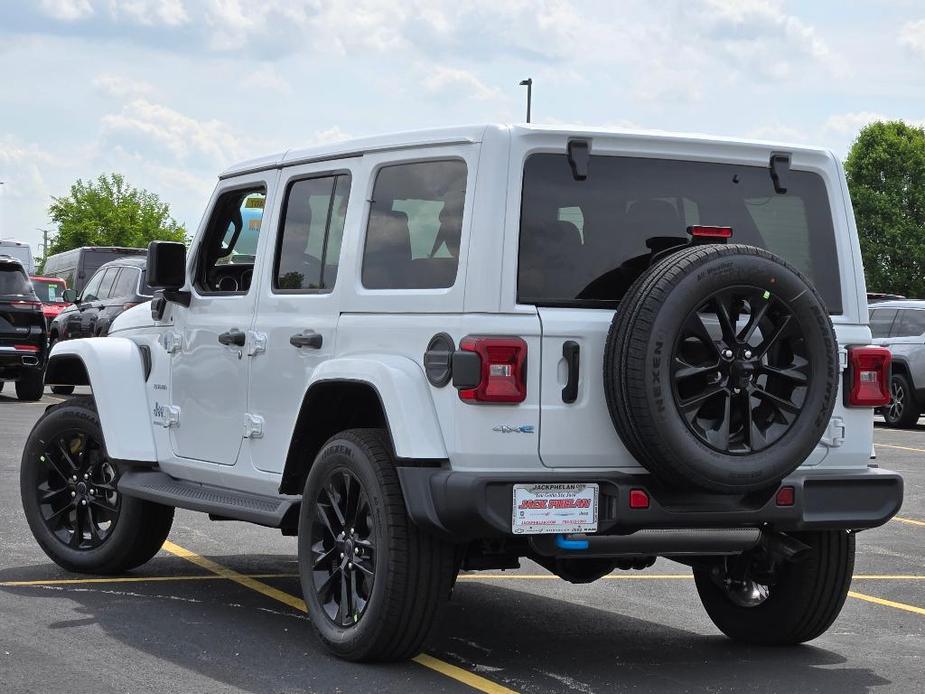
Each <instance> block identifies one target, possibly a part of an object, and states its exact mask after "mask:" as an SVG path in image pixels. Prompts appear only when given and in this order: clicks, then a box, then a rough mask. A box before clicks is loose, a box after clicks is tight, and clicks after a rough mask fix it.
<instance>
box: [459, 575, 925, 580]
mask: <svg viewBox="0 0 925 694" xmlns="http://www.w3.org/2000/svg"><path fill="white" fill-rule="evenodd" d="M601 578H602V579H605V580H606V579H609V580H617V581H645V580H649V581H664V580H670V579H687V580H691V579H693V578H694V576H693V574H608V575H606V576H602V577H601ZM851 578H852V579H854V580H862V581H864V580H868V581H925V575H916V574H855V575H854V576H852V577H851ZM499 579H500V580H512V579H519V580H522V581H558V580H561V579H560V578H559V577H558V576H553V575H552V574H481V575H480V574H462V575H460V576H459V580H460V581H496V580H499Z"/></svg>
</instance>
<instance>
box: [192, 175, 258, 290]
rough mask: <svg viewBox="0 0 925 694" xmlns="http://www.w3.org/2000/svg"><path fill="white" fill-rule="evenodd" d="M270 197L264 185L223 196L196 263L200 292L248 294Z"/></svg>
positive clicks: (214, 212) (210, 219) (197, 285)
mask: <svg viewBox="0 0 925 694" xmlns="http://www.w3.org/2000/svg"><path fill="white" fill-rule="evenodd" d="M266 197H267V195H266V189H265V188H264V187H263V186H259V187H257V186H254V187H250V188H240V189H238V190H230V191H228V192H226V193H223V194H222V195H221V196H219V198H218V200H217V201H216V203H215V207H214V208H213V210H212V216H211V217H210V218H209V224H208V226H207V227H206V233H205V236H204V237H203V240H202V244H201V246H200V249H199V255H198V256H197V261H196V288H197V289H198V290H199V291H200V292H202V293H204V294H211V293H217V292H221V293H225V294H234V293H237V294H246V293H247V290H248V289H249V288H250V280H251V277H252V276H253V272H254V259H255V257H256V255H257V241H258V239H259V236H260V227H261V224H262V222H263V210H264V206H265V204H266Z"/></svg>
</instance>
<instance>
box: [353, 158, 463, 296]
mask: <svg viewBox="0 0 925 694" xmlns="http://www.w3.org/2000/svg"><path fill="white" fill-rule="evenodd" d="M465 195H466V163H465V162H464V161H460V160H451V161H429V162H417V163H413V164H397V165H394V166H386V167H383V168H382V169H381V170H380V171H379V173H378V174H377V176H376V183H375V185H374V186H373V200H372V202H371V204H370V210H369V224H368V226H367V229H366V246H365V248H364V250H363V273H362V278H363V286H364V287H366V288H367V289H437V288H445V287H452V286H453V283H454V282H455V281H456V269H457V267H458V265H459V243H460V236H461V235H462V215H463V205H464V203H465Z"/></svg>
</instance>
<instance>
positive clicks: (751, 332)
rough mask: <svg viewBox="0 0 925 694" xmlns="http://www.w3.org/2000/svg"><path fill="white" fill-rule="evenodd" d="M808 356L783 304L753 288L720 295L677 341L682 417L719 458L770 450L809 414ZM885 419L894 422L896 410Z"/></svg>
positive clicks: (674, 372) (673, 370)
mask: <svg viewBox="0 0 925 694" xmlns="http://www.w3.org/2000/svg"><path fill="white" fill-rule="evenodd" d="M714 315H715V318H714V317H713V316H714ZM746 318H747V320H746ZM743 323H744V326H743V327H741V329H739V326H740V325H742V324H743ZM720 334H721V337H720V336H719V335H720ZM756 343H757V346H756ZM806 349H807V347H806V341H805V339H804V336H803V332H802V328H801V325H800V323H799V322H798V321H797V320H796V318H795V317H794V314H793V312H792V310H791V309H790V307H789V305H788V304H787V303H786V302H785V301H784V300H783V299H781V298H780V297H778V296H776V295H772V294H770V293H769V292H768V291H766V290H765V289H763V288H760V287H755V286H749V285H742V286H735V287H730V288H727V289H723V290H721V291H719V292H716V293H715V294H713V295H712V296H710V297H708V298H706V299H704V300H703V301H701V302H700V303H699V304H698V306H697V308H696V309H694V310H692V311H691V312H690V313H689V314H688V316H687V318H685V319H684V321H683V322H682V324H681V329H680V331H679V333H678V335H677V336H676V338H675V342H674V349H673V352H672V354H671V360H670V362H669V363H670V367H669V368H670V378H671V387H672V394H673V396H674V402H675V405H676V407H677V409H678V412H679V413H680V414H681V416H682V417H683V418H684V420H685V421H686V423H687V426H688V428H689V429H690V431H691V432H692V433H693V434H694V436H696V437H697V438H698V439H699V440H700V441H701V442H702V443H704V444H706V445H708V446H710V447H711V448H713V449H715V450H718V451H720V452H723V453H727V454H730V455H743V454H747V453H749V452H752V451H758V450H762V449H764V448H767V447H768V446H770V445H773V444H774V443H775V442H776V441H778V440H779V439H780V438H781V437H782V436H783V435H784V434H785V433H786V432H787V431H788V430H789V429H790V427H791V425H792V424H793V423H794V422H795V421H796V420H797V418H798V416H799V415H800V413H801V412H802V411H803V403H804V402H806V400H807V390H808V388H809V387H810V384H811V382H812V378H813V373H812V365H811V363H810V360H809V355H808V354H807V353H806ZM893 400H894V402H895V401H896V397H895V395H894V398H893ZM884 411H885V412H886V413H887V414H889V415H890V416H893V413H894V412H895V405H893V404H891V406H890V408H888V409H887V408H885V410H884Z"/></svg>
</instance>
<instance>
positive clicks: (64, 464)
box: [35, 430, 122, 550]
mask: <svg viewBox="0 0 925 694" xmlns="http://www.w3.org/2000/svg"><path fill="white" fill-rule="evenodd" d="M39 463H40V465H39V467H40V470H41V472H40V474H39V475H38V476H37V484H36V486H35V493H36V496H37V499H38V505H39V510H40V513H41V516H42V520H43V521H44V523H45V526H46V527H47V528H48V529H49V530H50V531H51V533H52V534H53V535H54V536H55V537H56V538H57V539H58V540H59V541H60V542H61V543H62V544H64V545H66V546H67V547H69V548H71V549H74V550H91V549H95V548H97V547H99V546H101V545H102V544H103V543H104V542H105V541H106V540H107V538H109V536H110V535H112V533H113V531H114V530H115V527H116V524H117V523H118V521H119V513H120V510H121V505H122V503H121V498H120V495H119V493H118V492H117V491H116V487H115V480H116V471H115V468H114V467H113V466H112V465H111V464H110V462H109V461H108V459H107V457H106V454H105V451H104V449H103V446H102V445H101V443H100V442H99V441H97V440H96V439H95V438H94V437H92V436H91V435H90V434H88V433H87V432H85V431H78V430H66V431H62V432H60V433H58V434H56V436H54V437H53V438H51V439H50V440H48V441H47V442H46V445H45V446H44V448H43V450H42V452H41V454H40V455H39Z"/></svg>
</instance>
